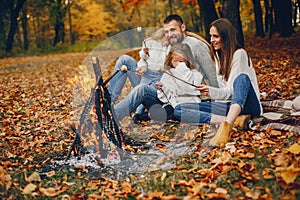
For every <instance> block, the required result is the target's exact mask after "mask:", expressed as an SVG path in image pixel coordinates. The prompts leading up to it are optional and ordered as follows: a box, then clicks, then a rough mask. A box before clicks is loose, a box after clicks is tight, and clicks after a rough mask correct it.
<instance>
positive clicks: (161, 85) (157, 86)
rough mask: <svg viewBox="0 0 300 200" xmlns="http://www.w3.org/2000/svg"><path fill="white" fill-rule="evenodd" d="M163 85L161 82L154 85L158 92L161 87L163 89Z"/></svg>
mask: <svg viewBox="0 0 300 200" xmlns="http://www.w3.org/2000/svg"><path fill="white" fill-rule="evenodd" d="M163 85H164V84H163V83H162V82H156V83H155V87H156V88H157V89H158V90H160V89H161V88H162V87H163Z"/></svg>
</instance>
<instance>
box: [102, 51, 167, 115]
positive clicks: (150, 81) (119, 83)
mask: <svg viewBox="0 0 300 200" xmlns="http://www.w3.org/2000/svg"><path fill="white" fill-rule="evenodd" d="M122 65H125V66H127V69H128V71H127V72H123V71H120V72H119V73H118V74H117V75H115V76H114V77H113V78H112V79H111V80H110V84H109V86H108V88H107V89H108V92H109V93H110V96H111V102H112V103H114V102H116V101H117V100H118V98H119V95H120V94H121V90H122V89H123V87H124V85H125V82H126V79H127V77H128V78H129V80H130V82H131V85H132V87H136V86H137V85H138V84H140V83H141V84H146V85H150V86H152V87H153V88H155V82H158V81H160V78H161V76H162V73H160V72H155V71H151V70H149V69H148V70H147V71H146V73H145V74H144V75H143V77H142V78H139V77H137V76H136V74H135V69H136V68H137V62H136V60H135V59H133V58H132V57H130V56H128V55H122V56H120V58H119V59H118V60H117V62H116V65H115V68H114V71H113V72H115V71H116V70H118V69H119V68H120V67H121V66H122ZM143 111H144V106H143V105H140V106H139V107H138V108H137V111H136V112H137V113H142V112H143Z"/></svg>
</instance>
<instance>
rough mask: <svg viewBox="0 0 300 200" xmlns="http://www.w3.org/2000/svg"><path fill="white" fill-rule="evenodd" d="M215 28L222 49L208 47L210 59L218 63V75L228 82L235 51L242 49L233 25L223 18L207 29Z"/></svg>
mask: <svg viewBox="0 0 300 200" xmlns="http://www.w3.org/2000/svg"><path fill="white" fill-rule="evenodd" d="M212 26H213V27H215V28H216V29H217V31H218V33H219V35H220V38H221V42H222V48H221V49H220V50H218V51H215V50H214V49H213V46H212V45H211V46H210V48H211V49H210V51H211V57H212V59H213V60H214V61H215V62H219V65H220V69H219V73H220V74H221V75H222V76H224V78H225V80H226V81H227V80H228V77H229V75H230V71H231V66H232V59H233V54H234V52H235V51H236V50H237V49H240V48H242V46H241V45H240V44H239V43H238V40H237V30H236V28H235V27H234V26H233V24H232V23H231V22H230V21H229V20H228V19H225V18H220V19H217V20H215V21H213V22H212V23H211V25H210V27H209V28H211V27H212Z"/></svg>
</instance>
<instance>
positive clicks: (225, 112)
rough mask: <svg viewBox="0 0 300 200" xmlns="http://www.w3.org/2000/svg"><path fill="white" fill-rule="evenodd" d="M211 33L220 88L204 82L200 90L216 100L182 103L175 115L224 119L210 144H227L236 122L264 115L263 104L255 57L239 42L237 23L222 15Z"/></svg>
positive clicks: (216, 121)
mask: <svg viewBox="0 0 300 200" xmlns="http://www.w3.org/2000/svg"><path fill="white" fill-rule="evenodd" d="M209 34H210V36H211V56H212V58H213V60H214V62H215V66H216V73H217V79H218V84H219V88H214V87H210V86H206V85H200V86H198V87H197V90H198V91H200V93H201V95H207V96H209V98H210V99H212V100H216V102H201V103H197V104H195V103H192V104H190V103H184V104H180V105H178V106H176V108H175V110H174V115H175V117H176V118H177V119H179V120H181V121H185V122H193V123H201V124H202V123H207V124H219V123H221V125H220V127H219V129H218V131H217V133H216V135H215V136H214V137H213V138H212V139H211V140H210V145H212V146H223V145H225V143H226V142H228V140H229V133H230V131H231V130H232V126H233V124H234V122H235V121H236V123H238V121H241V123H240V126H243V121H244V120H245V118H247V117H248V116H250V117H255V116H259V115H261V114H262V107H261V104H260V101H259V99H260V98H259V95H260V93H259V89H258V84H257V78H256V74H255V71H254V68H253V66H252V62H251V59H250V57H249V56H248V55H247V52H246V51H245V49H243V48H242V47H241V45H240V44H238V41H237V35H236V29H235V27H234V26H233V25H232V24H231V22H230V21H229V20H227V19H223V18H221V19H218V20H215V21H213V22H212V24H211V25H210V31H209ZM239 115H241V116H239ZM238 116H239V117H238Z"/></svg>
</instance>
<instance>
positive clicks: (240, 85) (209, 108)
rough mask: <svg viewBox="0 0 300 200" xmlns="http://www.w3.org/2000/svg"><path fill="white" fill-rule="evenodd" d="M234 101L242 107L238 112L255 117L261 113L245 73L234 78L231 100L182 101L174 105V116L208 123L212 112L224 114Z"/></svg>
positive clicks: (189, 120)
mask: <svg viewBox="0 0 300 200" xmlns="http://www.w3.org/2000/svg"><path fill="white" fill-rule="evenodd" d="M236 103H237V104H239V105H240V106H241V108H242V111H241V113H240V114H250V115H251V117H256V116H259V115H260V113H261V107H260V102H259V100H258V99H257V96H256V94H255V91H254V89H253V86H252V84H251V81H250V79H249V76H248V75H246V74H240V75H239V76H238V77H237V78H236V79H235V80H234V82H233V96H232V100H231V102H201V103H183V104H180V105H177V106H176V107H175V110H174V116H175V118H176V119H177V120H180V121H182V122H187V123H196V124H203V123H205V124H210V120H211V116H212V114H215V115H221V116H226V115H227V113H228V111H229V108H230V105H231V104H236Z"/></svg>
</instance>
